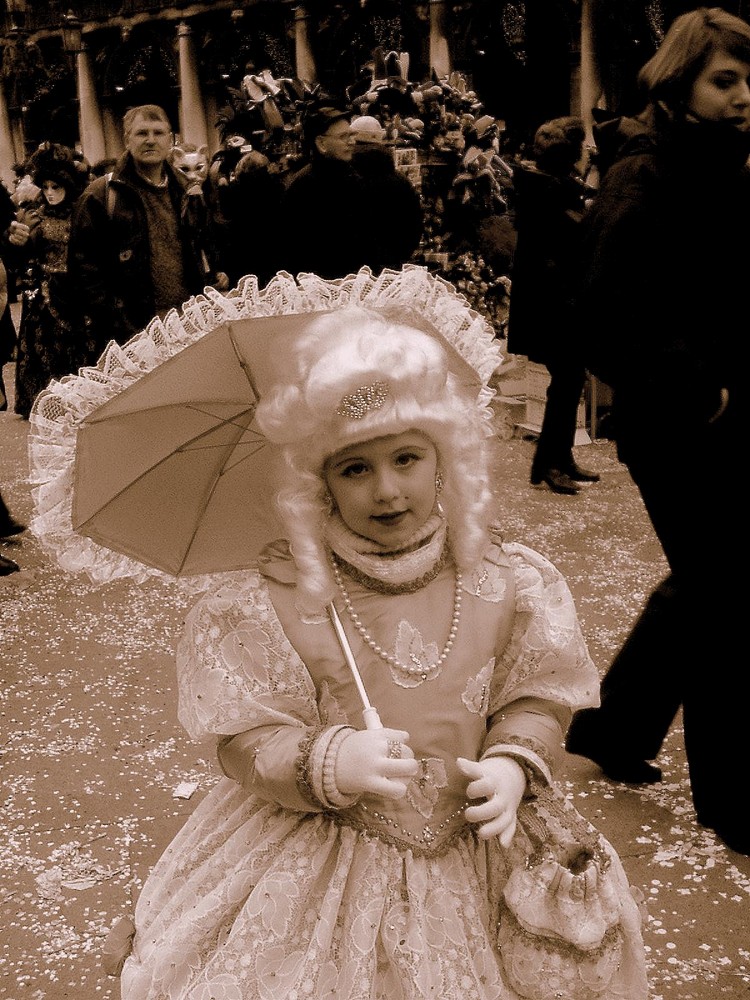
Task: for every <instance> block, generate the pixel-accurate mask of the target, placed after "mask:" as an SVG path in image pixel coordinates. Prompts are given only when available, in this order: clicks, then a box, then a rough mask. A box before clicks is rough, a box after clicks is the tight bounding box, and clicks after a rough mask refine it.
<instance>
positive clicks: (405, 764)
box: [334, 729, 419, 799]
mask: <svg viewBox="0 0 750 1000" xmlns="http://www.w3.org/2000/svg"><path fill="white" fill-rule="evenodd" d="M408 739H409V734H408V733H407V732H405V731H404V730H402V729H362V730H357V731H356V732H353V733H350V734H349V736H347V738H346V739H345V740H344V741H343V743H342V744H341V746H340V748H339V752H338V756H337V757H336V766H335V771H334V775H335V781H336V786H337V788H338V790H339V791H340V792H342V793H343V794H344V795H360V794H361V793H362V792H368V793H369V794H370V795H379V796H381V797H382V798H384V799H400V798H403V796H404V795H405V794H406V786H407V785H408V783H409V779H410V778H413V777H414V775H415V774H416V773H417V771H418V770H419V765H418V764H417V762H416V760H415V759H414V753H413V752H412V749H411V747H409V746H407V741H408ZM396 754H398V756H396Z"/></svg>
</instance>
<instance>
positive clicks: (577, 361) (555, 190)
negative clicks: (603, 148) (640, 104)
mask: <svg viewBox="0 0 750 1000" xmlns="http://www.w3.org/2000/svg"><path fill="white" fill-rule="evenodd" d="M584 141H585V131H584V126H583V122H582V121H581V119H580V118H576V117H572V116H569V117H563V118H554V119H551V120H550V121H548V122H545V123H544V124H542V125H540V126H539V128H538V129H537V131H536V134H535V136H534V142H533V147H532V151H531V159H530V160H521V161H519V162H518V163H517V164H516V166H515V170H514V172H513V184H514V191H515V195H514V201H515V223H516V230H517V233H518V239H517V243H516V248H515V252H514V256H513V268H512V273H511V277H512V288H511V294H510V310H509V314H508V349H509V350H510V351H511V352H512V353H513V354H523V355H526V357H528V358H529V359H530V360H531V361H535V362H537V363H538V364H542V365H544V366H545V367H546V368H547V371H548V372H549V375H550V381H549V386H548V388H547V402H546V406H545V410H544V419H543V421H542V427H541V431H540V433H539V438H538V440H537V443H536V449H535V451H534V458H533V460H532V464H531V483H532V485H533V486H542V485H545V486H547V487H548V488H549V489H551V490H552V491H553V492H554V493H560V494H564V495H575V494H576V493H578V492H579V488H580V484H581V483H590V482H596V481H597V480H598V479H599V476H598V475H597V474H596V473H594V472H589V471H588V470H586V469H582V468H581V467H580V466H579V465H578V464H577V463H576V461H575V459H574V457H573V445H574V443H575V435H576V423H577V420H576V418H577V413H578V406H579V404H580V402H581V396H582V394H583V388H584V385H585V382H586V370H585V368H584V364H583V361H582V359H581V358H580V357H579V355H578V351H577V349H576V343H577V336H576V332H577V331H576V322H577V320H576V313H575V293H576V287H577V282H578V280H579V274H580V256H579V243H580V222H581V219H582V217H583V213H584V209H585V201H586V198H587V196H588V194H590V192H589V190H588V189H587V187H586V185H585V184H584V182H583V179H582V177H581V174H580V172H579V169H578V164H579V163H580V161H581V158H582V156H583V147H584Z"/></svg>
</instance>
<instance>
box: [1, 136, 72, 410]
mask: <svg viewBox="0 0 750 1000" xmlns="http://www.w3.org/2000/svg"><path fill="white" fill-rule="evenodd" d="M28 169H29V175H30V179H31V181H32V182H33V184H34V185H35V186H36V187H37V188H38V189H39V191H40V192H41V193H40V194H38V197H37V198H36V199H35V201H34V202H33V203H32V204H30V205H27V206H26V207H24V208H19V209H18V211H17V213H16V218H15V219H14V221H13V222H11V224H10V228H9V233H8V244H9V249H10V251H11V254H12V257H11V260H12V264H13V269H14V271H15V273H16V275H17V280H18V284H19V286H20V288H21V289H22V297H21V302H22V305H21V318H20V323H19V329H18V340H17V346H16V385H15V389H16V393H15V404H14V408H15V412H16V413H18V414H20V415H21V416H22V417H23V418H24V419H28V417H29V413H30V412H31V407H32V405H33V403H34V400H35V399H36V397H37V395H38V394H39V393H40V392H41V391H42V389H44V388H46V386H47V385H48V384H49V382H50V381H51V380H52V379H53V378H58V377H60V376H62V375H65V374H67V373H68V372H70V371H71V370H72V367H73V358H74V357H75V355H76V353H77V352H76V350H75V344H74V333H73V326H72V306H73V287H72V284H71V280H70V277H69V275H68V267H67V252H68V243H69V240H70V231H71V224H72V217H73V211H74V208H75V205H76V202H77V199H78V197H79V196H80V194H81V191H82V190H83V188H84V187H85V185H86V182H87V180H88V174H87V169H88V168H87V166H86V164H84V163H82V161H80V160H77V159H76V157H75V155H74V151H73V150H72V149H70V148H69V147H67V146H64V145H62V144H60V143H54V142H44V143H42V144H41V145H40V146H39V147H38V149H36V150H35V151H34V152H33V153H32V155H31V157H30V158H29V163H28Z"/></svg>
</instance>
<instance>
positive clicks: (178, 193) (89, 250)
mask: <svg viewBox="0 0 750 1000" xmlns="http://www.w3.org/2000/svg"><path fill="white" fill-rule="evenodd" d="M123 126H124V136H125V145H126V151H125V153H124V155H123V156H122V157H121V159H120V160H119V161H118V162H117V165H116V166H115V168H114V170H113V171H112V173H111V174H107V175H105V176H103V177H98V178H96V180H94V181H92V183H91V184H90V185H89V186H88V187H87V189H86V190H85V191H84V193H83V195H82V196H81V198H80V199H79V202H78V205H77V206H76V212H75V215H74V218H73V226H72V230H71V235H70V243H69V246H68V272H69V275H70V278H71V284H72V287H73V288H75V289H76V290H77V292H78V303H79V311H78V316H77V321H78V323H77V325H79V326H80V329H79V331H78V332H79V337H78V338H76V339H77V340H79V341H80V343H81V344H82V350H83V354H84V356H82V357H81V358H80V360H79V364H80V365H89V364H94V363H95V362H96V361H97V359H98V358H99V356H100V354H101V353H102V351H103V350H104V348H105V347H106V345H107V343H108V342H109V341H110V340H116V341H117V343H119V344H123V343H125V342H126V341H127V340H129V339H130V338H131V337H133V336H134V335H135V334H136V333H138V332H139V330H141V329H143V328H144V327H145V326H146V325H147V324H148V322H149V320H150V319H152V318H153V317H154V316H157V315H158V316H164V315H165V314H166V313H167V312H168V311H169V309H171V308H179V307H180V306H181V305H182V303H183V302H185V300H186V299H188V298H190V296H191V295H195V294H197V293H198V292H200V291H201V290H202V289H203V287H204V285H205V284H206V283H207V273H208V269H207V262H206V257H205V254H204V253H203V252H202V245H201V241H202V238H203V237H202V234H201V233H200V232H199V231H197V230H196V229H195V228H194V226H193V225H192V224H191V222H190V213H189V211H188V200H187V187H188V184H187V182H186V181H185V180H184V179H183V178H182V177H181V176H180V175H179V174H177V173H176V172H175V171H174V170H173V169H172V167H171V166H170V165H169V163H168V162H167V157H168V155H169V152H170V150H171V148H172V130H171V126H170V123H169V119H168V117H167V115H166V113H165V112H164V111H163V109H162V108H160V107H158V106H157V105H153V104H146V105H141V106H139V107H136V108H131V110H130V111H128V112H127V114H126V115H125V118H124V121H123Z"/></svg>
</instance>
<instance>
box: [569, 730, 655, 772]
mask: <svg viewBox="0 0 750 1000" xmlns="http://www.w3.org/2000/svg"><path fill="white" fill-rule="evenodd" d="M574 722H575V720H574ZM565 749H566V750H567V752H568V753H572V754H575V755H576V756H577V757H586V758H587V759H588V760H592V761H593V762H594V763H595V764H598V765H599V767H600V768H601V769H602V771H603V772H604V774H605V775H606V776H607V777H608V778H610V779H611V780H612V781H622V782H624V783H625V784H628V785H654V784H656V782H657V781H661V777H662V775H661V768H660V767H657V766H656V764H649V762H648V761H647V760H640V759H639V758H638V757H626V756H623V755H618V754H616V753H612V752H611V751H606V750H600V749H596V748H594V747H593V746H591V744H590V743H589V744H587V743H586V741H585V739H583V738H582V737H581V736H580V735H578V734H577V733H576V731H575V729H574V728H571V729H569V730H568V736H567V739H566V740H565Z"/></svg>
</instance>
